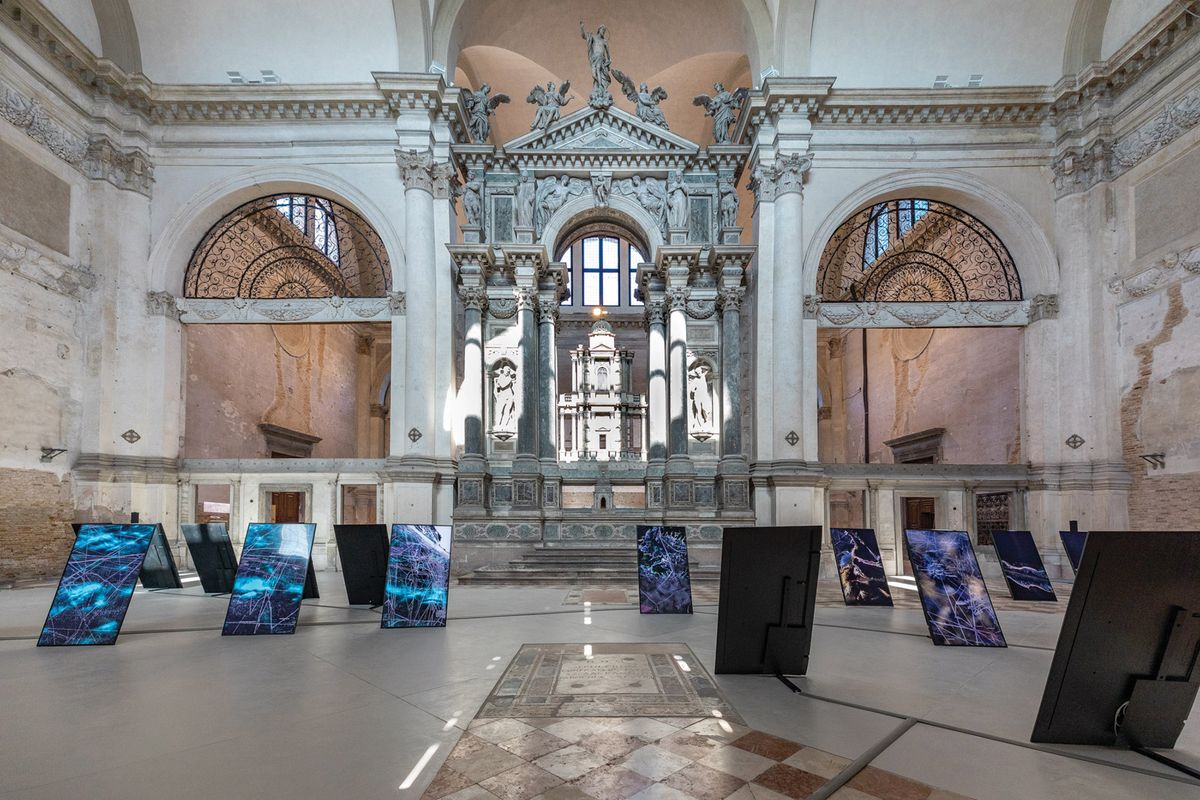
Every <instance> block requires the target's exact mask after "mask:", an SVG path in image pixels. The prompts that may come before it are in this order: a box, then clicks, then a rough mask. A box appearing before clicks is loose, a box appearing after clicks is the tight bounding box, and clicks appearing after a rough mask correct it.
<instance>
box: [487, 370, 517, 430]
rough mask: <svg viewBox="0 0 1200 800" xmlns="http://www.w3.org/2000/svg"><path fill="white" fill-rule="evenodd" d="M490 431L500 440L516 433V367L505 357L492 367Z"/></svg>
mask: <svg viewBox="0 0 1200 800" xmlns="http://www.w3.org/2000/svg"><path fill="white" fill-rule="evenodd" d="M491 432H492V435H493V436H495V437H496V438H497V439H500V440H501V441H504V440H505V439H509V438H511V437H512V436H514V435H516V433H517V367H516V365H515V364H513V363H512V362H511V361H509V360H508V359H507V358H502V359H500V360H499V361H497V362H496V365H495V366H494V367H493V368H492V431H491Z"/></svg>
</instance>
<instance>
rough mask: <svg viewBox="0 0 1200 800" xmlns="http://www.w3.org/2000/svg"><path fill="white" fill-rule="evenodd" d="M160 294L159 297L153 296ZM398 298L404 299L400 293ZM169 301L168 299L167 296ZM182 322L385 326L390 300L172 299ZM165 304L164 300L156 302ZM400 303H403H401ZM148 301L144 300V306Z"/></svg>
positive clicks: (389, 313)
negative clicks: (346, 322) (370, 324)
mask: <svg viewBox="0 0 1200 800" xmlns="http://www.w3.org/2000/svg"><path fill="white" fill-rule="evenodd" d="M154 294H155V295H157V294H162V293H154ZM397 294H401V298H403V295H402V293H397ZM166 297H170V295H166ZM172 299H173V301H174V304H175V307H176V308H177V309H178V311H179V319H180V321H182V322H190V323H195V322H213V323H226V322H228V323H235V322H273V323H289V322H345V321H359V320H361V321H378V322H386V321H387V320H389V319H390V318H391V315H392V313H393V310H392V300H391V298H389V297H315V298H309V299H303V300H246V299H245V298H241V297H235V298H233V299H232V300H215V299H209V298H188V297H180V298H172ZM154 302H155V303H157V302H165V298H157V299H156V300H155V301H154ZM401 302H403V301H401ZM150 303H151V300H150V299H149V298H148V299H147V304H148V307H149V304H150Z"/></svg>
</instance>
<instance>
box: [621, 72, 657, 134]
mask: <svg viewBox="0 0 1200 800" xmlns="http://www.w3.org/2000/svg"><path fill="white" fill-rule="evenodd" d="M612 74H613V77H614V78H616V79H617V82H618V83H620V84H621V90H622V91H623V92H625V96H626V97H628V98H629V100H630V102H632V103H633V104H634V105H635V106H636V107H637V116H638V119H640V120H641V121H642V122H649V123H650V124H651V125H657V126H658V127H660V128H663V129H665V130H668V131H669V130H671V126H669V125H667V118H666V117H665V116H663V112H662V109H661V108H659V107H658V104H659V103H661V102H662V101H663V100H666V99H667V90H666V89H664V88H663V87H661V86H658V87H656V88H655V89H654V91H653V92H652V91H650V87H649V86H647V85H646V84H645V83H644V82H643V83H642V85H641V86H640V87H637V88H634V85H633V81H632V80H631V79H630V78H629V76H628V75H626V74H625V73H624V72H621V70H619V69H614V70H613V71H612Z"/></svg>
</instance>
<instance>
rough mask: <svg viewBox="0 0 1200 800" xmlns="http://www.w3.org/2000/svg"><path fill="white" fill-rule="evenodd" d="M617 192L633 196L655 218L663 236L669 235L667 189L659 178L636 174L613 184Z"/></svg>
mask: <svg viewBox="0 0 1200 800" xmlns="http://www.w3.org/2000/svg"><path fill="white" fill-rule="evenodd" d="M613 191H615V192H616V193H617V194H619V195H622V196H625V197H631V198H633V199H634V200H636V201H637V203H638V205H640V206H641V207H642V208H644V209H646V212H647V213H648V214H649V215H650V216H651V217H653V218H654V221H655V222H656V223H657V224H658V229H659V231H660V232H661V233H662V235H663V238H664V239H665V238H666V237H667V205H668V200H667V190H666V189H665V188H664V187H663V183H662V181H660V180H659V179H658V178H654V177H650V176H646V177H643V176H641V175H634V176H633V177H632V178H626V179H624V180H620V181H617V182H616V183H615V184H614V186H613Z"/></svg>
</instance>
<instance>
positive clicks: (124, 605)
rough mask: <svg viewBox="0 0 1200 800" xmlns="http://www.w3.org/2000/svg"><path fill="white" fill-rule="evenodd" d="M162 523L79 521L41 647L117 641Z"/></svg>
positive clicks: (47, 619) (41, 640)
mask: <svg viewBox="0 0 1200 800" xmlns="http://www.w3.org/2000/svg"><path fill="white" fill-rule="evenodd" d="M157 527H158V526H157V525H80V526H79V528H78V531H77V533H76V536H75V545H74V546H73V547H72V548H71V554H70V555H69V556H67V565H66V567H65V568H64V569H63V574H62V578H60V579H59V581H58V589H57V590H56V591H55V593H54V600H53V601H52V602H51V604H50V612H49V613H48V614H47V615H46V624H45V625H44V626H43V627H42V635H41V636H40V637H38V646H39V647H44V646H56V645H77V644H115V643H116V641H117V634H119V633H120V632H121V623H122V622H123V621H124V620H125V612H126V611H128V610H129V600H130V598H132V597H133V589H134V586H136V584H137V579H138V575H139V573H141V571H142V561H143V560H144V559H145V558H146V550H147V549H148V548H149V547H150V540H151V539H152V538H153V537H154V531H155V529H156V528H157Z"/></svg>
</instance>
